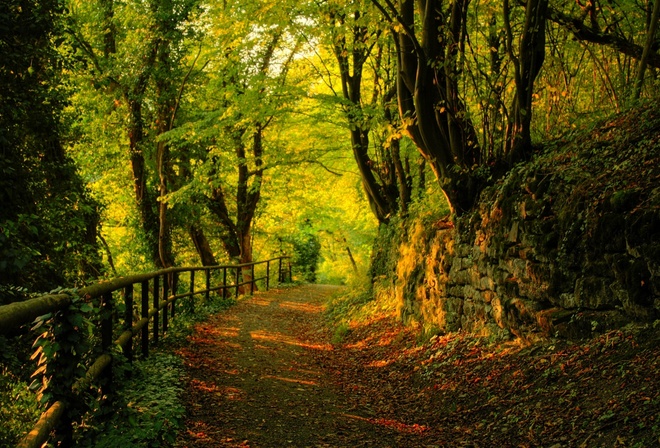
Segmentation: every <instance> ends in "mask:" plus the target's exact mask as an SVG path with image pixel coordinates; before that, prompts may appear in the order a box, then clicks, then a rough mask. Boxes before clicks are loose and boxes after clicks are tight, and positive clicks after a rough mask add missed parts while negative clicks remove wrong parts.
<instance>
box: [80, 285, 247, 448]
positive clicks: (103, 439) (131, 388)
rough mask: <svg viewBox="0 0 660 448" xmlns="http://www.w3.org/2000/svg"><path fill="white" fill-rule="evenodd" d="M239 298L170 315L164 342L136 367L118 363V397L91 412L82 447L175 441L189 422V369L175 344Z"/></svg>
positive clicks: (218, 300) (83, 427) (164, 444)
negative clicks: (184, 397)
mask: <svg viewBox="0 0 660 448" xmlns="http://www.w3.org/2000/svg"><path fill="white" fill-rule="evenodd" d="M235 302H236V301H235V299H234V298H221V297H219V296H216V297H214V298H212V299H211V300H209V301H208V302H205V301H204V302H201V303H197V304H196V306H195V312H194V313H191V312H190V311H191V310H190V309H186V307H185V305H182V307H181V308H182V310H180V311H182V312H180V313H179V314H177V315H176V316H175V318H174V319H172V320H171V321H170V325H169V327H168V332H167V336H166V338H165V339H163V341H162V342H161V345H160V348H159V349H158V350H157V351H155V352H153V353H151V354H150V356H149V357H148V358H147V359H144V360H140V361H136V362H134V363H133V365H132V367H131V368H129V367H128V366H126V365H124V367H123V368H119V369H116V370H117V372H116V373H115V376H116V378H115V387H116V388H117V389H116V390H115V392H114V393H113V394H112V397H111V398H112V400H111V401H112V403H111V404H110V405H108V406H106V407H103V408H101V409H95V410H93V411H92V412H90V413H89V414H88V415H87V416H86V419H85V420H83V423H82V424H81V425H80V427H79V429H78V431H77V435H76V437H77V439H78V442H77V444H76V446H77V447H80V448H88V447H89V448H91V447H95V448H104V447H108V448H110V447H112V448H114V447H167V446H172V445H173V443H174V441H175V438H176V435H177V433H178V431H179V430H181V428H182V427H183V424H184V413H185V408H184V405H183V400H182V397H181V394H182V391H183V387H182V386H183V376H184V369H183V364H182V361H181V359H180V358H179V357H177V356H176V355H174V354H172V353H171V351H172V350H173V348H174V347H177V346H180V345H182V344H185V343H186V341H187V337H188V336H189V335H190V334H191V333H192V332H193V329H194V326H195V324H196V323H197V322H201V321H204V320H205V319H208V317H209V316H211V315H213V314H216V313H219V312H222V311H224V310H226V309H227V308H228V307H230V306H231V305H233V304H234V303H235Z"/></svg>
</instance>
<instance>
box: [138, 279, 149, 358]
mask: <svg viewBox="0 0 660 448" xmlns="http://www.w3.org/2000/svg"><path fill="white" fill-rule="evenodd" d="M140 315H141V316H142V318H143V319H144V318H145V317H149V280H145V281H143V282H142V309H141V312H140ZM148 356H149V322H147V324H146V325H145V326H144V327H142V357H144V358H147V357H148Z"/></svg>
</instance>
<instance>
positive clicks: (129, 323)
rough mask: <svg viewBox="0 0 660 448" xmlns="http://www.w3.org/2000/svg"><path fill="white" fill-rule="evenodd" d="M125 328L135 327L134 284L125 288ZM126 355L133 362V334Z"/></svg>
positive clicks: (126, 348)
mask: <svg viewBox="0 0 660 448" xmlns="http://www.w3.org/2000/svg"><path fill="white" fill-rule="evenodd" d="M124 305H125V308H126V309H125V310H124V330H130V329H131V328H133V285H129V286H127V287H126V288H124ZM124 356H126V359H127V360H128V362H130V363H132V362H133V336H131V337H130V338H129V340H128V343H127V344H126V347H125V348H124Z"/></svg>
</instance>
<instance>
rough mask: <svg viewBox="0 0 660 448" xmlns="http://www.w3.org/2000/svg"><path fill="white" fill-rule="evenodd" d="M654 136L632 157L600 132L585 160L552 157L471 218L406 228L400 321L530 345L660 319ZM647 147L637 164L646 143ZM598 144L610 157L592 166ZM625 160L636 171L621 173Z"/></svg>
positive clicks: (489, 197)
mask: <svg viewBox="0 0 660 448" xmlns="http://www.w3.org/2000/svg"><path fill="white" fill-rule="evenodd" d="M654 126H655V127H654ZM654 126H651V127H650V129H647V133H646V134H644V135H643V136H640V137H639V138H638V139H637V141H635V136H634V135H633V136H627V137H626V140H625V141H626V144H627V145H628V146H627V147H625V148H621V147H619V146H617V142H618V141H619V140H617V138H615V137H616V135H615V136H614V137H613V136H612V135H610V134H603V133H601V134H598V135H596V137H594V136H593V135H590V136H589V144H585V143H584V142H583V143H580V142H579V141H578V142H576V143H575V144H576V145H577V146H578V147H580V150H579V151H578V150H575V149H574V147H571V146H570V145H569V146H568V149H564V150H562V151H559V152H557V150H556V149H554V150H553V151H554V152H549V153H548V154H551V157H550V156H548V157H546V158H543V157H539V159H538V160H537V161H535V162H533V163H529V164H527V165H526V166H524V167H521V168H519V169H517V170H514V171H513V172H512V173H511V174H510V175H509V176H508V177H507V178H506V179H504V180H503V181H502V182H500V183H498V184H497V185H495V186H494V187H490V188H489V189H487V190H486V191H485V192H484V193H483V195H482V197H481V201H480V207H479V208H478V210H476V211H475V212H473V213H472V214H470V215H468V216H464V217H461V218H459V219H457V220H456V221H455V222H450V221H448V220H447V221H444V220H437V221H436V222H435V223H433V225H432V226H429V223H428V222H425V223H424V222H422V221H421V220H417V222H416V223H414V224H412V225H409V226H408V227H407V228H406V229H405V231H404V232H403V234H404V236H402V237H401V240H400V242H399V249H398V259H397V262H396V276H395V280H394V282H393V285H392V287H393V290H394V293H395V294H396V296H397V298H398V303H399V306H400V312H401V316H402V318H403V319H404V321H417V322H419V323H422V324H423V325H424V327H426V328H427V329H434V330H440V331H455V330H458V329H464V330H468V331H475V332H482V333H486V334H492V335H496V336H503V337H505V336H509V335H511V334H513V335H516V336H519V337H524V338H530V337H534V336H535V335H543V336H546V335H551V336H564V337H581V336H587V335H588V334H589V333H590V332H593V331H603V330H605V329H608V328H612V327H616V326H619V325H622V324H625V323H627V322H632V321H635V322H648V321H653V320H654V319H658V318H659V317H660V186H659V185H660V168H658V165H660V163H658V161H659V160H660V158H659V157H658V154H659V153H660V151H658V147H659V146H660V144H658V140H659V138H658V135H659V134H660V133H659V132H658V129H659V126H658V123H656V124H655V125H654ZM603 135H605V137H607V139H605V137H603ZM649 135H650V137H649ZM599 136H600V141H599ZM649 140H650V141H651V142H652V144H650V145H649V148H650V149H649V150H648V151H646V152H645V153H643V155H642V156H641V157H640V149H639V145H640V144H641V143H640V142H642V143H643V142H647V141H649ZM603 141H606V142H614V143H611V144H610V145H609V146H607V145H604V144H603ZM594 142H595V143H594ZM592 143H593V144H596V145H597V147H598V149H599V152H598V155H599V157H600V156H602V158H600V159H598V160H595V159H594V157H591V158H589V157H588V154H591V152H589V151H590V146H589V145H591V144H592ZM571 148H572V149H571ZM608 151H609V152H608ZM585 153H586V154H587V155H585ZM610 153H611V154H610ZM608 154H610V156H608ZM608 157H609V158H608ZM585 158H586V159H585ZM584 160H587V161H586V162H585V161H584ZM626 161H631V166H630V167H629V168H628V170H626V171H625V172H621V173H619V172H618V171H617V169H618V167H619V166H620V165H621V164H622V163H624V162H626ZM645 167H646V168H645ZM645 169H646V170H647V171H644V170H645ZM613 186H614V187H613Z"/></svg>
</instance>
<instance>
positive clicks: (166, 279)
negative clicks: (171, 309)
mask: <svg viewBox="0 0 660 448" xmlns="http://www.w3.org/2000/svg"><path fill="white" fill-rule="evenodd" d="M170 280H171V277H170V274H169V273H168V274H165V275H163V303H165V306H164V307H163V336H165V333H166V332H167V324H168V320H167V319H168V317H169V316H168V314H167V311H168V308H167V307H168V306H169V305H168V304H167V301H168V300H169V298H170Z"/></svg>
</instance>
